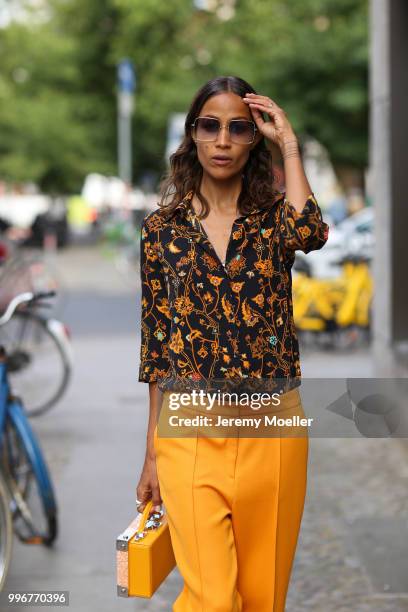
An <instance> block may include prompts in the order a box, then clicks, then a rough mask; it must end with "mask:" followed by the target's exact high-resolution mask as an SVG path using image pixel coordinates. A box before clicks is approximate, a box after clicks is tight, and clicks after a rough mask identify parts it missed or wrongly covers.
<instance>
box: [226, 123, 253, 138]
mask: <svg viewBox="0 0 408 612" xmlns="http://www.w3.org/2000/svg"><path fill="white" fill-rule="evenodd" d="M254 128H255V126H254V124H253V123H252V122H251V121H241V120H239V119H236V120H232V121H231V122H230V127H229V130H230V136H231V140H232V141H233V142H237V143H239V144H248V143H250V142H252V141H253V139H254V134H255V130H254Z"/></svg>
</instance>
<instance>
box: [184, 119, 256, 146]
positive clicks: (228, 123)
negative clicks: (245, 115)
mask: <svg viewBox="0 0 408 612" xmlns="http://www.w3.org/2000/svg"><path fill="white" fill-rule="evenodd" d="M197 119H213V120H214V121H218V123H219V127H218V133H217V135H216V137H215V138H214V139H213V140H201V139H198V138H197V137H196V140H197V142H215V141H216V140H217V138H218V135H219V133H220V131H221V130H222V128H223V127H228V135H229V138H230V139H231V142H234V141H233V140H232V138H231V133H230V130H229V126H230V123H231V122H233V121H246V123H252V125H253V126H254V137H253V139H252V140H251V141H250V142H245V143H239V142H235V143H234V144H252V143H253V142H254V141H255V136H256V132H257V131H258V128H257V127H256V125H255V122H254V121H251V120H250V119H230V120H229V121H228V122H227V123H225V124H224V125H222V124H221V121H220V120H219V119H217V118H216V117H206V116H205V115H200V116H199V117H196V118H195V119H194V123H192V124H191V127H192V128H193V130H195V129H196V126H195V124H196V121H197Z"/></svg>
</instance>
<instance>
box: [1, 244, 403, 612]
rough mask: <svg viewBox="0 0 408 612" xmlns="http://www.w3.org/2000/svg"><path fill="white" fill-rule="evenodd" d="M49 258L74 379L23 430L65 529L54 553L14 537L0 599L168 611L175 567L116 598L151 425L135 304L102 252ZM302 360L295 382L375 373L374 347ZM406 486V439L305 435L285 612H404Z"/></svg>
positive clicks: (112, 611) (90, 610) (133, 293)
mask: <svg viewBox="0 0 408 612" xmlns="http://www.w3.org/2000/svg"><path fill="white" fill-rule="evenodd" d="M54 263H55V264H56V266H57V269H58V270H60V280H61V283H62V285H63V287H64V291H65V294H64V298H65V299H64V300H62V302H61V303H60V313H59V314H60V316H61V317H63V319H64V321H65V322H67V323H68V324H69V326H70V328H71V332H72V342H73V349H74V354H75V372H74V376H73V380H72V383H71V386H70V388H69V390H68V392H67V394H66V395H65V397H64V398H63V400H62V401H61V402H60V403H59V404H58V405H57V406H56V407H55V408H54V409H53V410H52V411H51V412H49V413H48V414H46V415H43V416H42V417H39V418H36V419H33V420H32V424H33V427H34V428H35V431H36V432H37V433H38V435H39V437H40V440H41V444H42V446H43V448H44V451H45V454H46V457H47V460H48V462H49V464H50V467H51V470H52V475H53V479H54V482H55V487H56V492H57V498H58V505H59V521H60V533H59V537H58V541H57V542H56V544H55V546H54V547H53V548H52V549H51V550H48V549H45V548H43V547H40V546H27V545H22V544H20V543H19V542H18V541H17V540H16V539H15V542H14V549H13V558H12V565H11V569H10V573H9V576H8V580H7V582H6V585H5V588H4V593H3V596H4V594H5V593H8V592H13V591H17V590H18V591H30V592H33V591H45V590H68V591H69V593H70V609H71V610H72V611H73V612H116V611H119V610H120V611H125V610H137V611H144V610H146V611H152V612H156V611H159V610H165V611H168V612H170V611H171V605H172V602H173V601H174V600H175V599H176V597H177V594H178V592H179V591H180V590H181V588H182V579H181V576H180V574H179V572H178V570H177V568H176V569H175V570H174V571H173V572H172V573H171V575H170V576H169V577H168V578H167V580H166V581H165V582H164V583H163V584H162V585H161V587H160V588H159V589H158V591H157V592H156V593H155V595H154V597H153V598H152V599H151V600H144V599H138V598H129V599H124V598H119V597H117V595H116V574H115V541H116V537H117V535H118V534H119V533H120V532H121V531H122V530H123V529H124V528H125V526H127V524H128V523H129V522H130V520H131V519H133V518H134V516H135V488H136V485H137V482H138V478H139V474H140V470H141V467H142V463H143V457H144V451H145V433H146V425H147V418H148V385H146V384H143V383H139V382H138V381H137V374H138V364H139V349H140V334H139V318H140V304H139V300H140V295H139V292H138V290H137V288H134V289H132V288H131V287H130V286H129V285H127V284H126V282H125V280H124V279H123V277H121V275H120V274H119V273H118V272H117V270H116V269H115V267H114V265H113V261H112V260H111V259H108V258H107V257H106V256H104V255H103V253H102V252H101V249H100V248H99V247H96V246H94V247H71V248H69V249H66V250H65V251H62V252H60V253H58V254H57V255H56V260H55V262H54ZM301 362H302V373H303V376H304V377H322V378H325V377H346V376H354V377H356V376H357V377H358V376H361V377H370V376H374V366H373V360H372V356H371V352H370V350H369V348H365V349H361V350H358V351H355V352H353V353H346V354H343V355H338V354H335V353H334V354H333V353H327V352H316V351H311V350H306V348H305V349H304V350H303V351H302V350H301ZM407 486H408V447H407V444H406V440H395V439H379V438H375V439H374V438H371V439H370V438H310V451H309V472H308V491H307V497H306V503H305V510H304V515H303V521H302V528H301V533H300V537H299V542H298V548H297V554H296V558H295V562H294V566H293V572H292V578H291V583H290V587H289V592H288V598H287V607H286V609H287V611H288V612H311V611H313V612H349V611H353V612H366V611H367V612H368V611H370V612H372V611H375V612H403V611H408V521H407V516H408V496H407ZM261 528H262V525H260V529H261ZM3 609H4V610H6V609H7V607H4V608H2V610H3ZM9 609H10V610H27V609H31V607H30V606H25V607H21V608H20V607H13V608H9ZM259 612H266V611H259Z"/></svg>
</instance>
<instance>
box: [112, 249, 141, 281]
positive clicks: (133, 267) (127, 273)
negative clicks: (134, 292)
mask: <svg viewBox="0 0 408 612" xmlns="http://www.w3.org/2000/svg"><path fill="white" fill-rule="evenodd" d="M139 265H140V248H139V242H137V241H136V242H135V243H134V244H128V245H126V246H121V247H119V248H118V252H117V254H116V256H115V266H116V269H117V270H118V272H119V273H120V274H121V275H122V278H123V279H124V281H125V283H126V284H127V286H128V287H130V288H131V289H137V288H138V287H140V270H139Z"/></svg>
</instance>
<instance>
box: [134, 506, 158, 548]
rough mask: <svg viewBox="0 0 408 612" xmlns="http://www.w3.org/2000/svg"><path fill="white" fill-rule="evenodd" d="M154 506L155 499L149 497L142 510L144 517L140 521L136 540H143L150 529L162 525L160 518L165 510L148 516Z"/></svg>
mask: <svg viewBox="0 0 408 612" xmlns="http://www.w3.org/2000/svg"><path fill="white" fill-rule="evenodd" d="M152 506H153V500H151V499H149V501H148V502H147V503H146V506H145V508H144V510H143V512H142V518H141V519H140V523H139V526H138V528H137V532H136V534H135V540H141V539H142V538H144V537H145V536H146V535H147V533H148V531H149V530H151V529H158V527H160V525H161V524H162V521H160V520H159V519H161V517H162V516H163V514H164V512H163V510H160V511H156V512H154V514H152V516H151V517H150V518H148V517H149V513H150V511H151V509H152Z"/></svg>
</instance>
